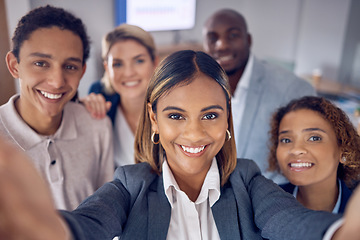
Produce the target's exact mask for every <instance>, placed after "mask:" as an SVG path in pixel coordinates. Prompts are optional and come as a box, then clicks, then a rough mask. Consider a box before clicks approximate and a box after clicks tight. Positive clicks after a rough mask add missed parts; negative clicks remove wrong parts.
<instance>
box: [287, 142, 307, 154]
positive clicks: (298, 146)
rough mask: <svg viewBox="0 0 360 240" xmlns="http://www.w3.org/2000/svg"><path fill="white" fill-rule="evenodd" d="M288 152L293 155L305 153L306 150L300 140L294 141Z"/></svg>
mask: <svg viewBox="0 0 360 240" xmlns="http://www.w3.org/2000/svg"><path fill="white" fill-rule="evenodd" d="M290 153H291V154H294V155H296V156H297V155H301V154H306V153H307V150H306V147H305V145H304V143H303V142H302V141H295V142H294V144H293V145H292V147H291V148H290Z"/></svg>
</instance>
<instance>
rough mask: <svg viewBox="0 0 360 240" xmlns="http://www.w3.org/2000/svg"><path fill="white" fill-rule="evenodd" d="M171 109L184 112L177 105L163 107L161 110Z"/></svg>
mask: <svg viewBox="0 0 360 240" xmlns="http://www.w3.org/2000/svg"><path fill="white" fill-rule="evenodd" d="M171 110H175V111H179V112H185V110H184V109H181V108H178V107H174V106H167V107H166V108H164V109H163V110H162V111H163V112H165V111H171Z"/></svg>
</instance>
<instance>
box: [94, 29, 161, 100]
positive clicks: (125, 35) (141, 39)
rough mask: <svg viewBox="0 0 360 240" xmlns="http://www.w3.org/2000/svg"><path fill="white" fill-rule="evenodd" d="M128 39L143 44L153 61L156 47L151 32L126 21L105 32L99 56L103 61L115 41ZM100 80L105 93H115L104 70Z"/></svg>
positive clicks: (105, 59)
mask: <svg viewBox="0 0 360 240" xmlns="http://www.w3.org/2000/svg"><path fill="white" fill-rule="evenodd" d="M128 39H131V40H135V41H136V42H138V43H140V44H141V45H143V46H144V47H145V48H146V49H147V51H148V53H149V55H150V58H151V60H152V61H153V62H154V61H155V58H156V47H155V43H154V39H153V37H152V36H151V34H150V33H149V32H147V31H145V30H144V29H142V28H140V27H138V26H135V25H130V24H126V23H124V24H121V25H119V26H117V27H116V28H115V29H114V30H112V31H111V32H109V33H107V34H106V35H105V36H104V37H103V39H102V42H101V56H102V59H103V61H107V57H108V54H109V51H110V49H111V47H112V46H113V45H114V44H115V43H117V42H119V41H123V40H128ZM101 82H102V83H103V85H104V90H105V92H106V93H108V94H113V93H115V91H114V89H113V87H112V86H111V82H110V79H109V76H108V74H107V73H106V71H105V72H104V75H103V77H102V78H101Z"/></svg>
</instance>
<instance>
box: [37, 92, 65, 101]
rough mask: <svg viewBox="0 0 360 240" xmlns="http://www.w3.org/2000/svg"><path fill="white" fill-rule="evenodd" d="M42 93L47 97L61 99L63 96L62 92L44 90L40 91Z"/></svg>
mask: <svg viewBox="0 0 360 240" xmlns="http://www.w3.org/2000/svg"><path fill="white" fill-rule="evenodd" d="M40 92H41V94H42V95H43V96H44V97H46V98H49V99H59V98H61V97H62V94H61V93H60V94H53V93H48V92H44V91H40Z"/></svg>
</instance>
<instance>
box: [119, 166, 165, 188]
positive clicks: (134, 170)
mask: <svg viewBox="0 0 360 240" xmlns="http://www.w3.org/2000/svg"><path fill="white" fill-rule="evenodd" d="M159 177H160V176H159V175H157V174H156V173H155V172H154V171H153V170H152V168H151V166H150V165H149V164H148V163H145V162H144V163H137V164H131V165H125V166H120V167H118V168H117V169H116V170H115V173H114V179H115V180H119V181H120V182H121V183H122V184H123V185H124V186H125V187H126V188H127V189H128V190H129V192H134V191H139V190H140V189H143V188H146V189H147V188H149V186H150V185H151V184H152V183H153V182H154V181H155V180H157V179H158V178H159Z"/></svg>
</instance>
